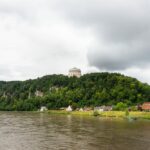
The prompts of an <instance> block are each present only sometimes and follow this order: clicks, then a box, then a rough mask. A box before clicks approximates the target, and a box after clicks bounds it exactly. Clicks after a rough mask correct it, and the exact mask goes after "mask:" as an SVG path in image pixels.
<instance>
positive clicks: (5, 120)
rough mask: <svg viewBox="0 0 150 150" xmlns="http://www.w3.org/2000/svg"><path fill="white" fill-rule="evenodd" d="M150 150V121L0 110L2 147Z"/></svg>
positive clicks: (15, 149) (21, 149)
mask: <svg viewBox="0 0 150 150" xmlns="http://www.w3.org/2000/svg"><path fill="white" fill-rule="evenodd" d="M130 149H131V150H150V121H135V122H128V121H126V120H111V119H99V118H94V117H79V116H76V117H75V116H65V115H50V114H45V113H41V114H40V113H29V112H0V150H130Z"/></svg>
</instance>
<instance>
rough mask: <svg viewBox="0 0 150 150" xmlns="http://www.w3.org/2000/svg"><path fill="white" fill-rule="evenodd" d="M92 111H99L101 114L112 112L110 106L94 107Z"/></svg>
mask: <svg viewBox="0 0 150 150" xmlns="http://www.w3.org/2000/svg"><path fill="white" fill-rule="evenodd" d="M94 111H99V112H103V111H112V106H105V105H104V106H99V107H95V108H94Z"/></svg>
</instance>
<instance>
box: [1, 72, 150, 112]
mask: <svg viewBox="0 0 150 150" xmlns="http://www.w3.org/2000/svg"><path fill="white" fill-rule="evenodd" d="M144 101H150V86H149V85H148V84H143V83H141V82H140V81H138V80H137V79H134V78H131V77H127V76H124V75H121V74H117V73H91V74H86V75H83V76H82V77H81V78H76V77H72V78H68V77H67V76H63V75H48V76H44V77H42V78H38V79H35V80H27V81H12V82H4V81H1V82H0V110H24V111H25V110H37V109H39V108H40V107H41V106H47V107H48V108H49V109H59V108H61V107H66V106H68V105H73V106H74V107H84V106H99V105H104V104H105V105H116V104H117V103H118V102H124V103H126V104H127V105H129V106H130V105H135V104H140V103H143V102H144Z"/></svg>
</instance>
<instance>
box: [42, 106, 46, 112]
mask: <svg viewBox="0 0 150 150" xmlns="http://www.w3.org/2000/svg"><path fill="white" fill-rule="evenodd" d="M47 110H48V109H47V107H45V106H42V107H41V109H40V112H43V111H47Z"/></svg>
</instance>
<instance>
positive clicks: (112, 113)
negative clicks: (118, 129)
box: [46, 110, 150, 120]
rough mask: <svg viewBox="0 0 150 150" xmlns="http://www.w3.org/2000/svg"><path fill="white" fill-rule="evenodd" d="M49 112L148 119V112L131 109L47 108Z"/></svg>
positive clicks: (149, 118)
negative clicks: (96, 110)
mask: <svg viewBox="0 0 150 150" xmlns="http://www.w3.org/2000/svg"><path fill="white" fill-rule="evenodd" d="M46 112H48V113H49V114H58V115H59V114H60V115H76V116H95V117H102V118H124V119H133V120H137V119H138V120H139V119H147V120H150V112H140V111H131V112H129V113H128V115H127V114H126V112H125V111H105V112H96V114H94V111H83V112H80V111H72V112H67V111H65V110H48V111H46Z"/></svg>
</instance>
